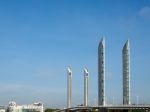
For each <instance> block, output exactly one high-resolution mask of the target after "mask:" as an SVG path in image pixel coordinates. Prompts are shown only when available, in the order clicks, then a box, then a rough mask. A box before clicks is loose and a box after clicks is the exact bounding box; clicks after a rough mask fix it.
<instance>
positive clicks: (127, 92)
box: [122, 41, 130, 105]
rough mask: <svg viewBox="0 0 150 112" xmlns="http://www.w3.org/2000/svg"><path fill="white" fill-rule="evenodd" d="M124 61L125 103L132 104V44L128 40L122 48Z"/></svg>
mask: <svg viewBox="0 0 150 112" xmlns="http://www.w3.org/2000/svg"><path fill="white" fill-rule="evenodd" d="M122 59H123V60H122V61H123V105H129V104H130V46H129V41H127V42H126V43H125V45H124V47H123V50H122Z"/></svg>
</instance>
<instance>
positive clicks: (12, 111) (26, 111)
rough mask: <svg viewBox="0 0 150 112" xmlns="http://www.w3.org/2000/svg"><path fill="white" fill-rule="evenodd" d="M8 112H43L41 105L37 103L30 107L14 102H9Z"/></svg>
mask: <svg viewBox="0 0 150 112" xmlns="http://www.w3.org/2000/svg"><path fill="white" fill-rule="evenodd" d="M8 111H9V112H44V107H43V104H42V103H40V102H38V103H34V104H30V105H17V104H16V102H9V107H8Z"/></svg>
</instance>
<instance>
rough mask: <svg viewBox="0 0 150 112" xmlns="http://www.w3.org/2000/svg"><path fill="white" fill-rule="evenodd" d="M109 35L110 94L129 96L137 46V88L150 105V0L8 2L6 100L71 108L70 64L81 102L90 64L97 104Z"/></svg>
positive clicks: (1, 19) (3, 54) (0, 49)
mask: <svg viewBox="0 0 150 112" xmlns="http://www.w3.org/2000/svg"><path fill="white" fill-rule="evenodd" d="M102 36H105V41H106V96H107V101H108V103H109V104H110V103H112V97H113V96H114V98H115V102H116V103H121V102H122V60H121V56H122V55H121V52H122V47H123V45H124V43H125V42H126V40H127V39H129V40H130V45H131V88H132V90H131V94H132V102H133V103H135V101H136V96H139V102H140V103H149V104H150V101H149V99H150V95H149V94H150V90H149V85H150V69H149V67H150V52H149V50H150V37H149V36H150V1H149V0H141V1H140V0H132V1H131V0H13V1H12V0H7V1H6V0H5V1H4V0H1V1H0V76H1V78H0V88H1V89H0V99H1V100H0V104H1V105H7V104H8V102H9V101H10V100H13V101H16V102H17V103H19V104H28V103H32V102H34V101H39V100H40V101H42V102H43V103H44V104H45V105H46V106H50V107H65V106H66V67H67V66H68V65H70V66H71V67H72V70H73V105H77V104H81V103H83V68H84V67H87V68H88V69H89V72H90V78H89V85H90V89H89V90H90V92H89V97H90V103H91V104H95V102H96V101H97V47H98V43H99V41H100V39H101V38H102Z"/></svg>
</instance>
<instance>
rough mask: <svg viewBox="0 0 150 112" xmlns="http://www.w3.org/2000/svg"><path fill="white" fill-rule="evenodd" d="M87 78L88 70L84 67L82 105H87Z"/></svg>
mask: <svg viewBox="0 0 150 112" xmlns="http://www.w3.org/2000/svg"><path fill="white" fill-rule="evenodd" d="M88 78H89V72H88V70H87V69H84V106H88Z"/></svg>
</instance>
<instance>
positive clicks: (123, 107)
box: [56, 105, 150, 112]
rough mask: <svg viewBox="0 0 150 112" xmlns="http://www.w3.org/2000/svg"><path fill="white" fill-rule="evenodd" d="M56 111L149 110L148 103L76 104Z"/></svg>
mask: <svg viewBox="0 0 150 112" xmlns="http://www.w3.org/2000/svg"><path fill="white" fill-rule="evenodd" d="M56 112H150V105H115V106H114V105H107V106H77V107H71V108H64V109H60V110H57V111H56Z"/></svg>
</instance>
